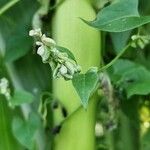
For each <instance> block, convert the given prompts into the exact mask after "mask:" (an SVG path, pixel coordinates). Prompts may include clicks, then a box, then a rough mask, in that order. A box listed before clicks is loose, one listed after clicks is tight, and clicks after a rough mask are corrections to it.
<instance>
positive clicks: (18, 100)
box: [11, 90, 34, 106]
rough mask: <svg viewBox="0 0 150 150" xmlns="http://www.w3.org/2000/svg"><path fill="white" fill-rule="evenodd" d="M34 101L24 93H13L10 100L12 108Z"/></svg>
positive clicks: (28, 94)
mask: <svg viewBox="0 0 150 150" xmlns="http://www.w3.org/2000/svg"><path fill="white" fill-rule="evenodd" d="M33 100H34V96H33V95H32V94H31V93H29V92H26V91H17V90H16V91H15V92H14V95H13V97H12V99H11V104H12V105H13V106H18V105H21V104H24V103H31V102H33Z"/></svg>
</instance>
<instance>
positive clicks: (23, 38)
mask: <svg viewBox="0 0 150 150" xmlns="http://www.w3.org/2000/svg"><path fill="white" fill-rule="evenodd" d="M4 1H5V2H6V3H7V2H8V0H4ZM30 6H32V7H30ZM37 7H38V5H37V2H36V0H32V1H30V0H21V1H20V2H18V3H17V4H16V5H14V6H13V7H12V8H10V9H9V10H7V12H5V13H4V14H3V15H1V16H0V32H1V33H2V36H3V37H4V40H5V43H7V44H6V56H5V59H6V61H9V62H10V61H14V60H17V59H18V58H20V57H22V56H24V55H25V54H26V53H27V52H28V51H29V50H30V48H31V46H32V39H31V38H29V36H28V32H29V30H30V28H31V21H32V17H33V14H34V13H35V11H36V10H37Z"/></svg>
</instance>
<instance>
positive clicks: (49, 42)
mask: <svg viewBox="0 0 150 150" xmlns="http://www.w3.org/2000/svg"><path fill="white" fill-rule="evenodd" d="M41 41H42V42H43V43H44V44H45V45H47V46H50V47H55V46H56V42H55V41H54V40H53V39H51V38H48V37H46V35H45V34H43V35H42V37H41Z"/></svg>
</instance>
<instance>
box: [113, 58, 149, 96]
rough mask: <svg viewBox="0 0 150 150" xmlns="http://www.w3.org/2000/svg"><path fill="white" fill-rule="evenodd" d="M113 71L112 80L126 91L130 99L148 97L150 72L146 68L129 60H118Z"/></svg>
mask: <svg viewBox="0 0 150 150" xmlns="http://www.w3.org/2000/svg"><path fill="white" fill-rule="evenodd" d="M113 69H114V71H113V74H111V78H112V79H115V82H116V83H115V84H118V85H119V86H121V87H122V88H124V89H125V90H126V93H127V97H128V98H130V97H131V96H133V95H147V94H149V93H150V86H149V85H150V71H148V70H147V69H146V68H145V67H144V66H142V65H139V64H136V63H134V62H132V61H129V60H118V61H117V62H116V63H115V64H114V65H113ZM116 76H117V77H118V78H117V79H116Z"/></svg>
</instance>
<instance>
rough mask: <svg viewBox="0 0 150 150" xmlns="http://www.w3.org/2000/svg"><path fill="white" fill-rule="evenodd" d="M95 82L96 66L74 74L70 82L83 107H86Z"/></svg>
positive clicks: (96, 80) (96, 79)
mask: <svg viewBox="0 0 150 150" xmlns="http://www.w3.org/2000/svg"><path fill="white" fill-rule="evenodd" d="M97 82H98V74H97V69H96V68H91V69H90V70H88V71H87V72H86V73H85V74H76V75H75V76H74V78H73V80H72V83H73V86H74V88H75V89H76V91H77V93H78V95H79V97H80V99H81V102H82V105H83V107H84V108H87V105H88V101H89V98H90V96H91V94H92V92H93V90H94V89H95V88H96V85H97Z"/></svg>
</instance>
